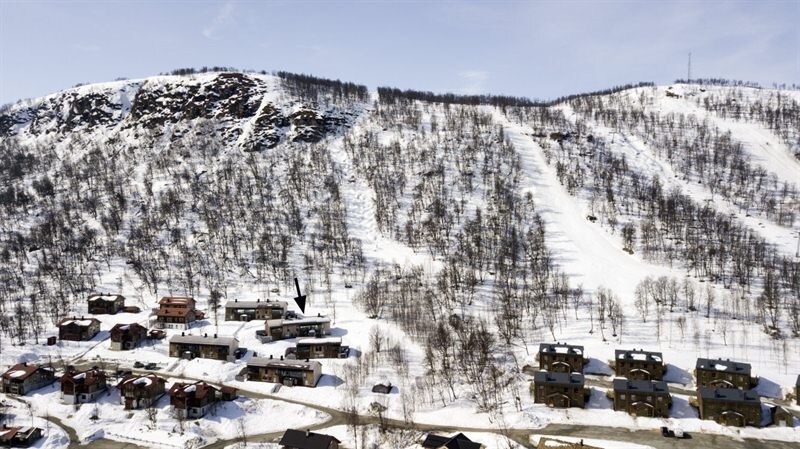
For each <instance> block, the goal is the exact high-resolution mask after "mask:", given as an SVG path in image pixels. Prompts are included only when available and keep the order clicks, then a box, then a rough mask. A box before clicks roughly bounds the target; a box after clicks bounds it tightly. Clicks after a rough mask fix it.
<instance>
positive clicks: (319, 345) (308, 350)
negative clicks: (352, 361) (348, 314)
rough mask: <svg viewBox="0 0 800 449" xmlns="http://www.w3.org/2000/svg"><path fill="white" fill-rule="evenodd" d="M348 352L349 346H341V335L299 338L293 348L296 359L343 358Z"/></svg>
mask: <svg viewBox="0 0 800 449" xmlns="http://www.w3.org/2000/svg"><path fill="white" fill-rule="evenodd" d="M349 353H350V348H349V347H348V346H342V338H341V337H320V338H316V337H314V338H301V339H298V340H297V347H296V349H295V357H296V358H298V359H340V358H341V359H343V358H347V356H348V355H349Z"/></svg>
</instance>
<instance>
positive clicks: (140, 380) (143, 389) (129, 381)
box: [117, 374, 166, 410]
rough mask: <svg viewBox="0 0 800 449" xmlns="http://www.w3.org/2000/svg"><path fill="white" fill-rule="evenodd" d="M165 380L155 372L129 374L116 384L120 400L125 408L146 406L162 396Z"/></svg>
mask: <svg viewBox="0 0 800 449" xmlns="http://www.w3.org/2000/svg"><path fill="white" fill-rule="evenodd" d="M165 386H166V380H164V379H163V378H161V377H158V376H156V375H155V374H147V375H141V376H140V375H135V374H129V375H127V376H125V377H123V378H122V380H121V381H120V382H119V384H117V388H118V389H119V399H120V402H122V404H123V405H124V406H125V409H128V410H131V409H137V408H146V407H149V406H150V405H153V404H155V403H156V402H157V401H158V399H159V398H160V397H161V396H164V392H165Z"/></svg>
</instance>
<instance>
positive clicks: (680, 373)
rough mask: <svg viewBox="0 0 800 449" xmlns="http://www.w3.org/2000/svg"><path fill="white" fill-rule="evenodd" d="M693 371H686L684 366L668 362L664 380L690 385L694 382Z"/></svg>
mask: <svg viewBox="0 0 800 449" xmlns="http://www.w3.org/2000/svg"><path fill="white" fill-rule="evenodd" d="M693 379H694V378H693V377H692V373H690V372H689V371H686V370H685V369H683V368H680V367H677V366H675V365H673V364H671V363H667V370H666V372H665V373H664V381H665V382H669V383H673V384H681V385H689V384H690V383H692V380H693Z"/></svg>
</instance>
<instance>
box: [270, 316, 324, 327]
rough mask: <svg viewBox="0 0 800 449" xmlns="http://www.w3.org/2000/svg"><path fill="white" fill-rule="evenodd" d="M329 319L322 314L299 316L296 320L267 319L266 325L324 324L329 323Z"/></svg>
mask: <svg viewBox="0 0 800 449" xmlns="http://www.w3.org/2000/svg"><path fill="white" fill-rule="evenodd" d="M330 322H331V319H330V318H328V317H324V316H313V317H309V318H300V319H297V320H267V326H268V327H278V326H291V325H302V324H325V323H330Z"/></svg>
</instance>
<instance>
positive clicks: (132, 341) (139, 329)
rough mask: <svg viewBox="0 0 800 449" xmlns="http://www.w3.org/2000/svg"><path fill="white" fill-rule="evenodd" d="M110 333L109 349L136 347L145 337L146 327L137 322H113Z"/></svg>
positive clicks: (120, 349)
mask: <svg viewBox="0 0 800 449" xmlns="http://www.w3.org/2000/svg"><path fill="white" fill-rule="evenodd" d="M110 334H111V349H112V350H114V351H125V350H129V349H134V348H138V347H139V345H141V344H142V342H143V341H144V340H145V339H147V329H146V328H145V327H144V326H142V325H140V324H139V323H130V324H122V323H120V324H115V325H114V327H112V328H111V331H110Z"/></svg>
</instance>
